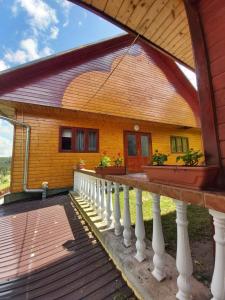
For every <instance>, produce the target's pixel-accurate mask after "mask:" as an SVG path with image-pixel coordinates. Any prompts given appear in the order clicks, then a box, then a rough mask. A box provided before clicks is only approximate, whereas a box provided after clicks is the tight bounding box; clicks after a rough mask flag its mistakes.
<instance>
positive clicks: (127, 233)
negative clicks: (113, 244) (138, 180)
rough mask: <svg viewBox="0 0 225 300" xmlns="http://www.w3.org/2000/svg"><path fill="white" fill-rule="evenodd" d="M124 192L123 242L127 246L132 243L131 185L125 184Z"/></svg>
mask: <svg viewBox="0 0 225 300" xmlns="http://www.w3.org/2000/svg"><path fill="white" fill-rule="evenodd" d="M123 192H124V210H123V227H124V228H123V242H124V245H125V246H126V247H130V245H131V228H130V226H131V220H130V205H129V186H127V185H124V186H123Z"/></svg>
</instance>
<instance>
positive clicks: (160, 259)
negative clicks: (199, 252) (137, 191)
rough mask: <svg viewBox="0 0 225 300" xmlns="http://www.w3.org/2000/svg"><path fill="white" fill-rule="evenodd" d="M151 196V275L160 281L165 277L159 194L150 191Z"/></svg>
mask: <svg viewBox="0 0 225 300" xmlns="http://www.w3.org/2000/svg"><path fill="white" fill-rule="evenodd" d="M150 195H151V196H152V200H153V203H152V211H153V234H152V248H153V250H154V252H155V254H154V257H153V264H154V270H153V272H152V275H153V276H154V277H155V278H156V279H157V280H158V281H162V280H163V279H164V278H165V277H166V274H165V243H164V237H163V231H162V222H161V214H160V195H158V194H154V193H150Z"/></svg>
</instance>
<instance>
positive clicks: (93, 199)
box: [91, 177, 96, 209]
mask: <svg viewBox="0 0 225 300" xmlns="http://www.w3.org/2000/svg"><path fill="white" fill-rule="evenodd" d="M95 191H96V189H95V177H92V178H91V205H92V207H93V209H94V208H95Z"/></svg>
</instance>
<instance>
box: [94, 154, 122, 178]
mask: <svg viewBox="0 0 225 300" xmlns="http://www.w3.org/2000/svg"><path fill="white" fill-rule="evenodd" d="M113 162H114V166H111V158H110V157H109V156H107V155H106V152H104V153H103V155H102V156H101V159H100V162H99V165H98V167H97V168H95V172H96V173H97V174H101V175H123V174H126V169H125V167H124V166H122V163H123V159H122V157H121V156H120V153H118V156H117V157H116V159H114V160H113Z"/></svg>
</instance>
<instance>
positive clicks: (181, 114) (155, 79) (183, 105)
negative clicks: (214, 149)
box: [62, 53, 198, 127]
mask: <svg viewBox="0 0 225 300" xmlns="http://www.w3.org/2000/svg"><path fill="white" fill-rule="evenodd" d="M120 60H121V57H118V58H117V59H116V60H115V61H114V62H113V64H112V70H113V69H114V68H115V67H116V66H117V64H118V62H119V61H120ZM109 74H110V72H100V71H99V72H97V71H92V72H86V73H84V74H82V75H80V76H79V77H76V78H75V79H74V80H73V81H72V82H71V83H70V84H69V86H68V87H67V88H66V90H65V93H64V96H63V100H62V106H63V108H67V109H74V110H80V111H88V112H94V113H103V114H109V115H115V116H121V117H127V118H136V119H141V120H146V121H155V122H160V123H167V124H175V125H184V126H191V127H196V126H197V122H198V119H197V122H196V119H195V116H194V113H193V111H192V110H191V108H190V106H189V105H188V104H187V102H186V101H185V100H184V99H183V97H182V96H181V95H180V94H179V93H178V92H177V90H176V89H175V87H174V86H173V85H172V84H171V83H170V82H169V81H168V79H167V77H166V75H165V73H164V72H163V71H162V70H161V69H160V68H159V67H158V66H157V65H156V63H155V61H154V60H153V59H151V58H149V57H148V56H147V55H146V54H145V53H142V54H140V55H138V56H131V55H127V56H126V57H125V58H124V59H123V61H122V63H121V64H120V65H119V66H118V67H117V68H116V69H115V71H114V73H113V74H112V75H111V77H110V78H109V80H108V81H107V82H106V84H104V86H103V87H102V88H101V89H100V91H99V92H98V93H97V94H96V91H98V88H99V87H100V86H101V85H102V83H104V82H105V81H106V80H107V78H108V76H109ZM95 94H96V95H95ZM93 95H94V97H93Z"/></svg>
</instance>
